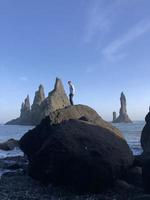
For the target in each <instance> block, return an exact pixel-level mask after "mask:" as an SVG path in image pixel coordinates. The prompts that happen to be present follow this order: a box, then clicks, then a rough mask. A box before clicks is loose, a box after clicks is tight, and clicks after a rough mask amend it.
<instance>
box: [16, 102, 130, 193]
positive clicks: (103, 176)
mask: <svg viewBox="0 0 150 200" xmlns="http://www.w3.org/2000/svg"><path fill="white" fill-rule="evenodd" d="M19 144H20V148H21V149H22V150H23V152H24V153H25V154H26V155H27V156H28V159H29V166H28V169H29V171H28V172H29V175H30V176H31V177H32V178H35V179H38V180H40V181H42V182H45V183H54V184H60V185H69V186H73V187H74V188H75V189H79V190H82V191H92V192H95V191H96V192H97V191H103V190H106V189H107V187H109V186H111V185H112V184H113V182H114V181H115V180H116V179H118V178H120V176H121V175H122V174H124V173H125V172H126V170H127V169H128V168H129V167H130V166H131V165H132V163H133V154H132V152H131V150H130V148H129V146H128V144H127V142H126V141H125V139H124V137H123V136H122V134H121V133H120V131H119V130H118V129H116V128H114V127H113V126H112V125H111V124H110V123H108V122H106V121H104V120H103V119H102V118H101V117H100V116H99V115H98V114H97V113H96V112H95V111H94V110H93V109H91V108H90V107H88V106H84V105H76V106H69V107H67V108H63V109H60V110H57V111H54V112H53V114H52V115H50V116H47V117H46V118H44V119H43V120H42V122H41V123H40V124H39V125H38V126H37V127H35V128H34V129H32V130H30V131H29V132H27V133H26V134H25V135H24V136H23V137H22V138H21V140H20V141H19Z"/></svg>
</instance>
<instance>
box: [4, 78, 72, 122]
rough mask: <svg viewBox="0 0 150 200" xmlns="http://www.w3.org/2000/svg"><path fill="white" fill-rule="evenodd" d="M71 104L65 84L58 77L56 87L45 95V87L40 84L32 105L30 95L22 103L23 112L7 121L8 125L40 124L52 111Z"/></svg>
mask: <svg viewBox="0 0 150 200" xmlns="http://www.w3.org/2000/svg"><path fill="white" fill-rule="evenodd" d="M67 106H70V102H69V99H68V97H67V95H66V93H65V90H64V87H63V84H62V82H61V80H60V79H59V78H56V82H55V86H54V89H53V90H52V91H51V92H49V94H48V97H45V93H44V87H43V86H42V85H40V86H39V88H38V90H37V91H36V92H35V97H34V100H33V104H32V106H31V107H30V100H29V95H28V96H27V98H26V99H25V101H24V102H23V103H22V106H21V114H20V117H18V118H17V119H14V120H11V121H9V122H7V123H6V124H8V125H38V124H39V123H40V122H41V120H42V119H43V118H45V117H46V116H48V115H49V114H50V113H51V112H54V111H56V110H58V109H62V108H65V107H67Z"/></svg>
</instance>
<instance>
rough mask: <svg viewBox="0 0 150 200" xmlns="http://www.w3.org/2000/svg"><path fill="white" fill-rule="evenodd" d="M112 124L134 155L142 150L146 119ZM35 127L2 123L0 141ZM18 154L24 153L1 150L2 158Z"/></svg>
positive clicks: (16, 136)
mask: <svg viewBox="0 0 150 200" xmlns="http://www.w3.org/2000/svg"><path fill="white" fill-rule="evenodd" d="M112 125H113V126H115V127H117V128H118V129H119V130H120V131H121V132H122V134H123V135H124V137H125V139H126V140H127V143H128V144H129V146H130V148H131V149H132V151H133V153H134V155H138V154H140V153H141V152H142V149H141V145H140V137H141V131H142V129H143V127H144V125H145V122H144V121H135V122H133V123H116V124H112ZM33 128H34V127H33V126H17V125H0V143H1V142H5V141H7V140H8V139H10V138H14V139H17V140H18V139H20V138H21V136H23V135H24V134H25V133H26V132H27V131H28V130H30V129H33ZM17 155H23V153H22V152H21V150H19V149H18V148H16V149H14V150H12V151H3V150H0V158H4V157H9V156H17Z"/></svg>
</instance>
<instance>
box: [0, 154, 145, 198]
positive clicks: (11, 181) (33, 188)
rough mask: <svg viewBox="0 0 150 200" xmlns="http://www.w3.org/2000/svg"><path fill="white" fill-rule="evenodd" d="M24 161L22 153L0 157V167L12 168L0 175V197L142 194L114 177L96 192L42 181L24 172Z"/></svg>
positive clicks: (92, 196) (120, 196) (97, 196)
mask: <svg viewBox="0 0 150 200" xmlns="http://www.w3.org/2000/svg"><path fill="white" fill-rule="evenodd" d="M27 164H28V162H27V160H26V158H25V157H22V156H18V157H9V158H5V159H0V167H2V166H3V169H9V170H10V169H11V170H13V171H10V172H7V173H4V174H3V175H2V176H1V178H0V191H1V192H0V199H1V200H5V199H11V200H19V199H25V200H26V199H29V200H35V199H38V200H50V199H52V200H57V199H59V200H69V199H70V200H112V199H115V200H127V199H131V200H132V199H134V198H135V197H137V196H140V195H144V191H143V189H142V188H140V187H137V186H135V185H132V184H129V183H127V182H126V181H125V180H117V181H116V182H115V183H114V185H113V187H112V188H111V189H109V190H107V191H106V192H103V193H97V194H92V193H84V194H79V193H78V192H76V191H74V190H73V189H72V188H69V187H65V186H54V185H51V184H49V185H43V184H42V183H40V182H39V181H36V180H33V179H32V178H31V177H29V176H28V174H27Z"/></svg>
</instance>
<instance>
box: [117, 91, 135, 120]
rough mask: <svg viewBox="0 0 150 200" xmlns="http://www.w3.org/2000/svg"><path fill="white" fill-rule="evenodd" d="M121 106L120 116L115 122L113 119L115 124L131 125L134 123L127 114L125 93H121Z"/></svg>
mask: <svg viewBox="0 0 150 200" xmlns="http://www.w3.org/2000/svg"><path fill="white" fill-rule="evenodd" d="M120 104H121V107H120V111H119V116H118V117H117V118H116V119H115V120H114V119H113V123H120V122H125V123H131V122H132V121H131V119H130V118H129V116H128V114H127V102H126V97H125V95H124V93H123V92H122V93H121V96H120Z"/></svg>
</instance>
